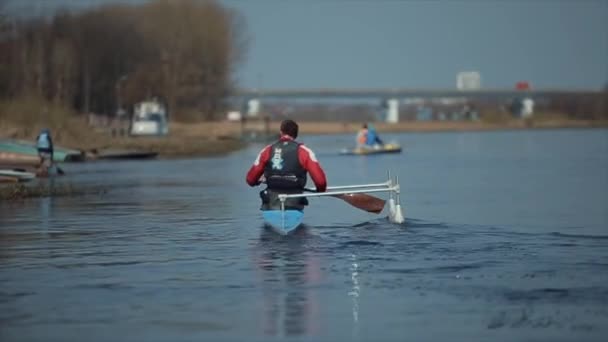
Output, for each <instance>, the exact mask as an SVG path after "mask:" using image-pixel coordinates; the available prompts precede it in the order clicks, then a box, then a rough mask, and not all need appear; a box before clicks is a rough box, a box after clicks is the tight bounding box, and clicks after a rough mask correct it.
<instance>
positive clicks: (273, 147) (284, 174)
mask: <svg viewBox="0 0 608 342" xmlns="http://www.w3.org/2000/svg"><path fill="white" fill-rule="evenodd" d="M280 134H281V137H280V138H279V140H278V141H276V142H275V143H273V144H270V145H268V146H266V147H264V148H263V149H262V150H261V151H260V153H259V154H258V156H257V158H256V159H255V161H254V162H253V165H252V166H251V168H250V169H249V172H247V178H246V180H247V184H249V186H257V185H260V184H261V183H262V176H264V178H265V183H266V186H267V187H266V189H265V190H263V191H261V192H260V197H261V199H262V207H261V209H262V210H277V209H280V208H281V205H280V200H279V198H278V194H299V193H303V192H304V187H305V186H306V179H307V174H310V177H311V178H312V180H313V182H314V184H315V186H316V190H317V192H324V191H325V189H326V188H327V179H326V177H325V172H324V171H323V168H322V167H321V165H320V164H319V161H318V160H317V158H316V156H315V153H314V152H313V151H312V150H311V149H310V148H308V147H306V146H305V145H304V144H302V143H300V142H297V141H296V140H295V139H296V138H297V137H298V124H297V123H296V122H295V121H293V120H284V121H283V122H281V128H280ZM306 205H308V201H307V200H306V198H304V197H301V198H292V199H288V200H287V201H286V202H285V209H286V210H288V209H295V210H303V209H304V207H305V206H306Z"/></svg>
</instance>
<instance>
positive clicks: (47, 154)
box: [36, 128, 53, 174]
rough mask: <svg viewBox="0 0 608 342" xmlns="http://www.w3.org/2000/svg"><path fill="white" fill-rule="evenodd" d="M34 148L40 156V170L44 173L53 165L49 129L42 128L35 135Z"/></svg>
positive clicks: (51, 141) (51, 140)
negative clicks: (36, 135)
mask: <svg viewBox="0 0 608 342" xmlns="http://www.w3.org/2000/svg"><path fill="white" fill-rule="evenodd" d="M36 149H37V150H38V157H40V169H41V172H42V173H45V174H46V173H48V171H49V170H50V168H51V167H52V166H53V139H52V138H51V131H50V130H49V129H47V128H45V129H43V130H42V131H40V134H38V137H36Z"/></svg>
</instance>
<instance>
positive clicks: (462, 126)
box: [171, 118, 608, 137]
mask: <svg viewBox="0 0 608 342" xmlns="http://www.w3.org/2000/svg"><path fill="white" fill-rule="evenodd" d="M280 124H281V123H280V121H272V122H270V123H269V125H268V130H269V132H270V133H271V134H272V133H274V132H278V131H279V127H280ZM298 124H299V126H300V134H354V133H355V132H357V131H358V130H359V129H360V128H361V125H362V123H361V122H325V121H323V122H319V121H301V122H299V123H298ZM374 126H375V127H376V129H377V130H378V131H379V132H387V133H407V132H449V131H499V130H529V129H556V128H598V127H608V121H599V120H570V119H565V118H546V119H532V120H517V119H513V120H505V121H501V122H487V121H403V122H398V123H394V124H392V123H385V122H378V123H374ZM246 128H247V129H248V130H254V131H259V132H264V130H265V129H266V128H265V125H264V123H263V122H261V121H260V122H250V123H247V125H246ZM171 129H172V131H173V132H179V133H177V134H180V136H183V137H186V136H188V137H195V136H204V135H208V134H211V135H217V136H238V135H239V134H240V132H241V130H242V125H241V124H240V123H238V122H227V121H226V122H204V123H195V124H181V123H172V124H171Z"/></svg>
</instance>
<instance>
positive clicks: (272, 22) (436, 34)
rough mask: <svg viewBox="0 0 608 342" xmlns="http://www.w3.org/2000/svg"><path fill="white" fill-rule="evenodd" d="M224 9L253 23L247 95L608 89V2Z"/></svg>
mask: <svg viewBox="0 0 608 342" xmlns="http://www.w3.org/2000/svg"><path fill="white" fill-rule="evenodd" d="M12 1H15V0H12ZM135 1H137V0H131V1H129V0H123V1H113V0H22V2H26V3H29V4H33V3H36V2H44V3H45V4H46V5H48V4H49V3H66V2H67V3H70V4H72V5H73V6H77V5H79V6H83V5H84V4H86V3H99V2H135ZM220 2H221V3H223V4H225V5H226V6H229V7H232V8H234V9H237V10H238V11H240V12H241V13H242V14H243V15H244V16H245V18H246V20H247V28H248V34H249V36H250V38H251V44H250V48H249V52H248V56H247V59H246V62H245V64H244V65H243V66H242V67H241V69H240V71H239V74H238V79H239V81H240V84H241V86H243V87H258V86H261V87H262V88H336V87H339V88H397V87H405V88H413V87H422V88H453V87H455V84H456V73H457V72H458V71H464V70H466V71H468V70H476V71H479V72H480V73H481V77H482V86H484V87H488V88H511V87H513V85H514V84H515V82H517V81H520V80H527V81H529V82H530V83H531V84H532V86H533V87H537V88H584V89H599V88H601V87H603V86H604V85H606V84H608V0H437V1H433V0H425V1H422V0H418V1H414V0H220Z"/></svg>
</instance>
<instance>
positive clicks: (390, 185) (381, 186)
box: [278, 173, 405, 223]
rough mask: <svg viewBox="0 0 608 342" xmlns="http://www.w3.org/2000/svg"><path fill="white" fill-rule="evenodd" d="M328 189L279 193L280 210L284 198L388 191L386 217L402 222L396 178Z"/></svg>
mask: <svg viewBox="0 0 608 342" xmlns="http://www.w3.org/2000/svg"><path fill="white" fill-rule="evenodd" d="M327 189H328V190H330V191H326V192H314V193H306V194H279V195H278V197H279V200H280V201H281V210H285V200H286V199H288V198H299V197H323V196H336V195H348V194H362V193H375V192H388V193H389V199H388V203H389V208H388V219H389V221H391V222H393V223H403V222H404V221H405V220H404V218H403V212H402V211H401V200H400V197H399V194H400V187H399V182H398V178H397V177H395V178H394V179H393V178H391V177H390V173H389V180H388V181H386V182H384V183H374V184H360V185H342V186H333V187H328V188H327Z"/></svg>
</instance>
